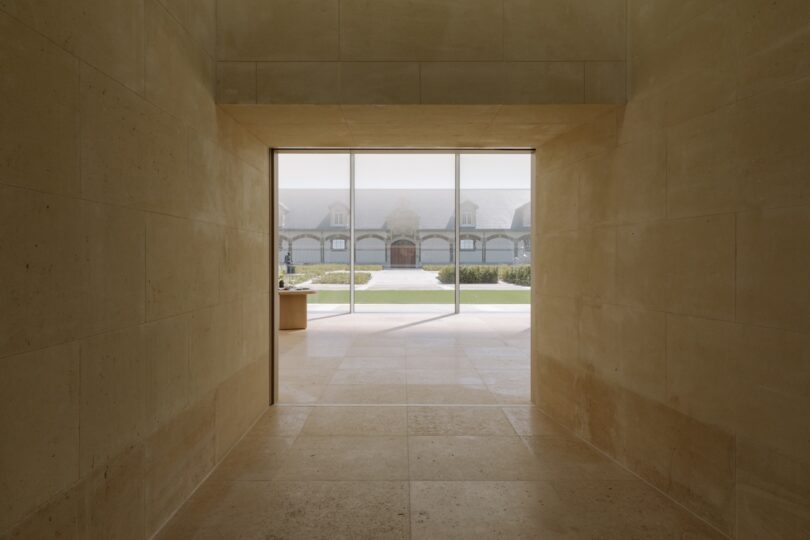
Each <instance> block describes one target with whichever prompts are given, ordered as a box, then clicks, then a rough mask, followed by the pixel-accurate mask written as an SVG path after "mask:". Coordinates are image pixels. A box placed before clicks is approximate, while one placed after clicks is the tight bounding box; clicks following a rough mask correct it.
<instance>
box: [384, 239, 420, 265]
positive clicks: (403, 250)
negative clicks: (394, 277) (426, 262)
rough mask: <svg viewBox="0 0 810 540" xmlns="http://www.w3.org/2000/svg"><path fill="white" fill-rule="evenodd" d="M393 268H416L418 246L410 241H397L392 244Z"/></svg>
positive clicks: (391, 259)
mask: <svg viewBox="0 0 810 540" xmlns="http://www.w3.org/2000/svg"><path fill="white" fill-rule="evenodd" d="M390 261H391V266H392V267H394V268H415V267H416V244H414V243H413V242H411V241H410V240H397V241H396V242H393V243H392V244H391V258H390Z"/></svg>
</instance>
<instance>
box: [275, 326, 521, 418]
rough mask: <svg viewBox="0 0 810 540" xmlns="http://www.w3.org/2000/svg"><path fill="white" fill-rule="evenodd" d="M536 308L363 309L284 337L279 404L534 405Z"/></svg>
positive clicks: (284, 334)
mask: <svg viewBox="0 0 810 540" xmlns="http://www.w3.org/2000/svg"><path fill="white" fill-rule="evenodd" d="M529 337H530V330H529V314H528V313H515V314H506V313H499V314H491V315H488V314H463V315H444V316H442V315H436V314H420V313H409V314H391V313H387V314H386V313H379V314H355V315H342V316H333V317H327V318H318V319H314V320H312V321H310V324H309V328H308V329H307V330H306V331H290V332H282V335H281V339H280V340H279V341H280V343H279V393H278V396H279V399H278V401H279V403H297V404H309V403H319V404H346V403H349V404H399V405H405V404H431V405H433V404H466V405H485V404H488V405H491V404H498V403H501V404H524V405H525V404H529V403H531V397H530V382H529V381H530V380H529V346H530V345H529Z"/></svg>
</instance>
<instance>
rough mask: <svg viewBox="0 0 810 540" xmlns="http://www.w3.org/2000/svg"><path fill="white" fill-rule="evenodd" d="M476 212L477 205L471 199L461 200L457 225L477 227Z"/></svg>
mask: <svg viewBox="0 0 810 540" xmlns="http://www.w3.org/2000/svg"><path fill="white" fill-rule="evenodd" d="M477 213H478V205H477V204H475V203H474V202H472V201H462V203H461V212H460V216H459V225H460V226H462V227H469V228H473V227H477V226H478V220H477V219H476V218H477V216H476V214H477Z"/></svg>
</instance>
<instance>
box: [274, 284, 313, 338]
mask: <svg viewBox="0 0 810 540" xmlns="http://www.w3.org/2000/svg"><path fill="white" fill-rule="evenodd" d="M308 294H315V291H313V290H300V289H290V290H284V289H282V290H279V291H278V297H279V321H278V327H279V329H280V330H303V329H305V328H306V327H307V295H308Z"/></svg>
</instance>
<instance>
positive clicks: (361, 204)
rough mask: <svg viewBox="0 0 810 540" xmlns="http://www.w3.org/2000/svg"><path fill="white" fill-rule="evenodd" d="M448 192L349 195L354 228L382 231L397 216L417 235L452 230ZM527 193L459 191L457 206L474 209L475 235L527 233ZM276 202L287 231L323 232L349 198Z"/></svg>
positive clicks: (298, 195) (296, 193) (310, 192)
mask: <svg viewBox="0 0 810 540" xmlns="http://www.w3.org/2000/svg"><path fill="white" fill-rule="evenodd" d="M453 195H454V194H453V190H452V189H423V190H404V189H362V190H357V192H356V193H355V205H356V207H357V208H356V210H357V211H356V212H355V220H356V223H355V228H356V229H357V230H369V229H371V230H375V229H384V228H385V223H386V221H387V220H388V219H389V218H390V217H391V215H393V214H394V213H395V212H397V211H398V210H400V211H412V212H415V213H416V214H417V215H418V216H419V228H420V229H447V230H449V229H452V228H453V220H454V199H453ZM530 197H531V194H530V191H529V190H528V189H469V190H462V193H461V203H462V204H465V203H470V204H473V205H475V206H476V207H477V211H476V227H475V228H477V229H513V230H527V229H528V227H525V226H523V223H524V221H523V217H522V216H523V214H524V213H525V212H529V211H530V208H531V205H530ZM279 201H280V204H283V205H285V206H286V207H287V209H288V213H287V222H286V228H287V229H299V230H302V229H303V230H306V229H311V230H323V229H345V228H346V227H332V226H331V224H330V219H329V212H330V207H331V206H333V205H335V204H342V205H345V206H348V204H349V192H348V190H344V189H318V190H316V189H281V190H279Z"/></svg>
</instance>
